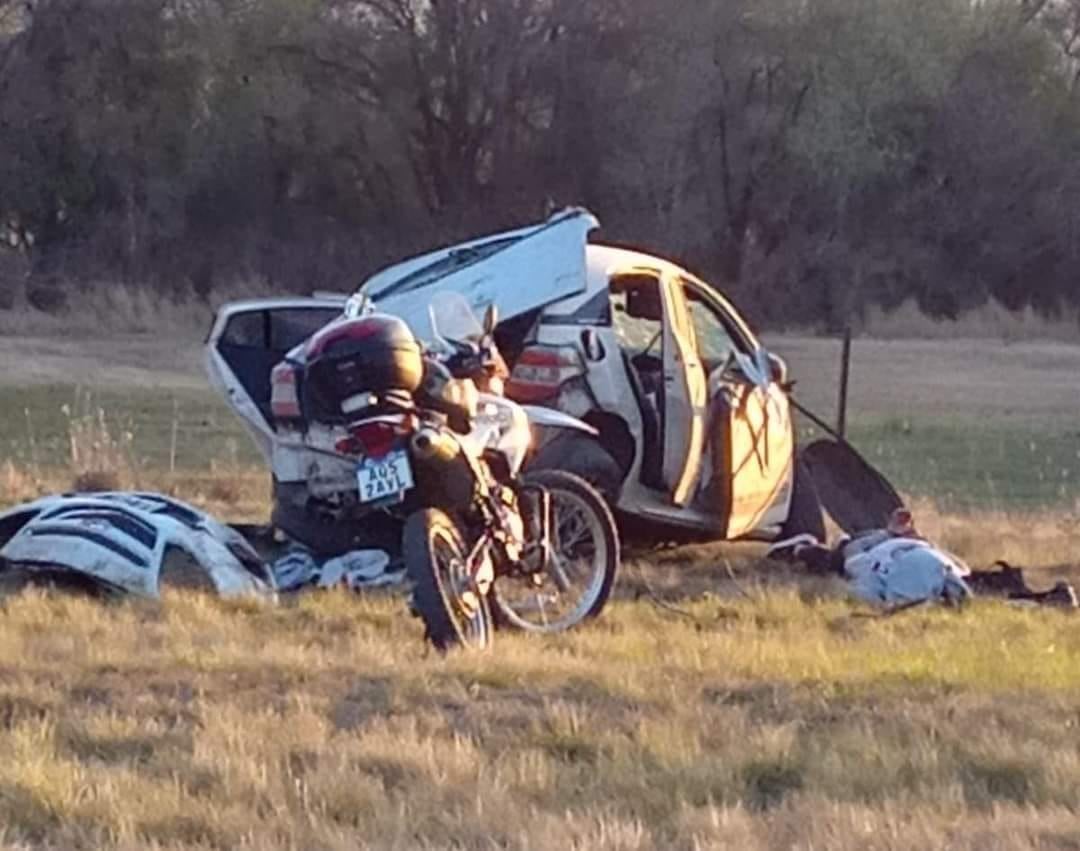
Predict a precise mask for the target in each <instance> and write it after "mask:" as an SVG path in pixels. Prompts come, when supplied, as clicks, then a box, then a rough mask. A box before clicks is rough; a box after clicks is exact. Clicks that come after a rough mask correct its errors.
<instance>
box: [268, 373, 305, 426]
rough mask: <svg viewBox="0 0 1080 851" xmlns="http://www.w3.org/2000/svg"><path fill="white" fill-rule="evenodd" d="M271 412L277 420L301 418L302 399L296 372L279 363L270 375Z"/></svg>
mask: <svg viewBox="0 0 1080 851" xmlns="http://www.w3.org/2000/svg"><path fill="white" fill-rule="evenodd" d="M270 412H271V413H272V414H273V415H274V419H277V420H296V419H299V418H300V397H299V396H298V395H297V392H296V370H295V369H294V368H293V365H292V364H290V363H284V362H282V363H279V364H278V365H277V366H275V367H274V369H273V371H272V372H271V373H270Z"/></svg>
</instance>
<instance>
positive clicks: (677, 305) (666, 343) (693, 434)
mask: <svg viewBox="0 0 1080 851" xmlns="http://www.w3.org/2000/svg"><path fill="white" fill-rule="evenodd" d="M658 284H659V287H660V295H661V302H662V304H663V309H664V315H663V320H662V321H663V329H662V331H663V350H662V353H661V356H662V359H663V371H664V375H663V381H664V400H663V401H664V410H663V412H662V416H663V419H662V423H663V426H662V442H663V466H662V469H663V477H664V482H665V485H666V487H667V490H668V496H669V498H670V500H671V502H672V503H673V504H674V505H676V506H678V507H680V508H685V507H687V506H688V505H689V504H690V503H691V502H692V501H693V499H694V497H695V496H696V494H697V484H698V481H699V479H700V477H701V464H702V460H703V457H704V450H705V443H706V436H707V435H706V424H707V418H708V403H709V399H708V382H707V376H706V375H705V368H704V366H703V364H702V362H701V357H700V354H699V349H698V343H697V335H696V332H695V329H694V323H693V319H692V318H691V316H690V309H689V305H687V303H686V297H685V294H684V292H683V288H682V282H681V281H680V279H679V276H678V275H677V274H675V273H674V271H673V270H670V269H665V270H663V271H662V273H661V274H660V275H659V276H658Z"/></svg>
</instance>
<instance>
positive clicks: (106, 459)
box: [60, 391, 138, 491]
mask: <svg viewBox="0 0 1080 851" xmlns="http://www.w3.org/2000/svg"><path fill="white" fill-rule="evenodd" d="M60 410H61V413H62V414H63V416H64V418H65V419H66V421H67V433H68V452H69V457H68V462H69V465H70V469H71V473H72V476H73V487H74V488H75V489H76V490H80V491H95V490H117V489H120V488H131V487H136V485H137V481H138V464H137V463H136V461H135V454H134V449H133V443H134V433H133V432H132V431H131V430H129V429H123V428H120V427H119V426H118V425H116V424H110V423H109V421H108V418H107V416H106V413H105V409H104V408H102V407H96V406H94V405H93V402H92V398H91V396H90V395H89V394H86V395H83V394H82V393H80V392H78V391H76V397H75V403H74V405H73V406H72V405H64V406H63V407H62V408H61V409H60Z"/></svg>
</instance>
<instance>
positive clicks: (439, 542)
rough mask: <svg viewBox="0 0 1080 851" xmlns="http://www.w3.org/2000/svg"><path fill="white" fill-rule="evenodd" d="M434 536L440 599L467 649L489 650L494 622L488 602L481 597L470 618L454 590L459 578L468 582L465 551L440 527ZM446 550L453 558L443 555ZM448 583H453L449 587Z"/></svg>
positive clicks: (432, 550) (432, 546)
mask: <svg viewBox="0 0 1080 851" xmlns="http://www.w3.org/2000/svg"><path fill="white" fill-rule="evenodd" d="M430 534H431V540H430V543H429V546H430V550H431V555H432V560H433V564H432V565H431V569H432V573H433V574H434V575H435V583H436V585H437V586H438V588H439V596H441V597H442V601H443V606H444V607H445V608H446V613H447V615H448V616H449V618H450V621H451V623H453V625H454V631H455V632H456V633H457V636H458V640H459V641H460V642H461V644H462V645H463V646H465V647H471V648H476V649H482V648H484V647H487V646H488V644H490V643H491V630H492V623H491V617H490V616H489V615H488V613H487V612H486V609H485V607H486V601H485V600H484V599H483V598H481V599H480V601H479V607H478V608H477V610H476V613H475V614H474V615H472V617H467V616H466V615H465V613H464V611H463V604H462V602H461V600H460V599H459V598H458V595H457V594H456V593H455V592H454V591H453V590H452V587H454V586H455V585H456V581H457V580H458V579H459V578H461V579H466V580H467V578H468V576H467V570H466V568H465V555H464V553H462V552H461V548H460V547H459V546H458V542H457V541H456V540H455V539H454V536H453V535H451V534H450V533H449V532H448V530H446V529H442V528H439V527H436V528H434V529H432V530H431V533H430ZM444 549H445V550H448V551H449V556H450V557H449V558H447V553H445V552H441V551H442V550H444ZM447 573H452V575H447ZM448 582H449V583H451V584H450V585H448Z"/></svg>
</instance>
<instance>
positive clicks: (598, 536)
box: [491, 470, 621, 633]
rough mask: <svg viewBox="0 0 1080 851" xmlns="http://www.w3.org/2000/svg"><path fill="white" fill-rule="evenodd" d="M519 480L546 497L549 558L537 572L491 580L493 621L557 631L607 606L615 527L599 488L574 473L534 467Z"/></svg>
mask: <svg viewBox="0 0 1080 851" xmlns="http://www.w3.org/2000/svg"><path fill="white" fill-rule="evenodd" d="M524 484H525V487H526V489H528V488H542V489H543V490H546V491H547V493H548V495H549V499H550V503H551V556H550V560H549V563H548V565H547V569H546V570H545V571H543V572H541V573H538V574H531V575H530V574H522V575H510V576H502V577H500V578H499V579H498V581H496V583H495V587H494V588H493V590H492V595H491V596H492V604H493V607H494V611H495V617H496V622H497V623H498V624H499V625H500V626H507V627H511V628H515V629H522V630H526V631H529V632H542V633H552V632H563V631H564V630H567V629H571V628H572V627H574V626H577V625H578V624H579V623H581V622H582V621H584V620H587V619H589V618H594V617H596V616H597V615H599V614H600V612H601V611H602V610H603V608H604V606H605V605H606V604H607V601H608V597H609V596H610V595H611V589H612V587H613V586H614V585H615V577H616V574H617V573H618V569H619V562H620V559H621V554H620V551H619V533H618V529H617V527H616V525H615V518H614V517H613V516H612V514H611V509H610V508H608V505H607V502H606V501H605V500H604V497H603V496H601V494H600V491H598V490H597V489H596V488H595V487H593V486H592V485H590V484H589V483H588V482H587V481H585V480H584V479H583V478H581V477H580V476H576V475H574V474H573V473H567V472H564V471H562V470H536V471H534V472H532V473H528V474H526V476H525V481H524Z"/></svg>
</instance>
